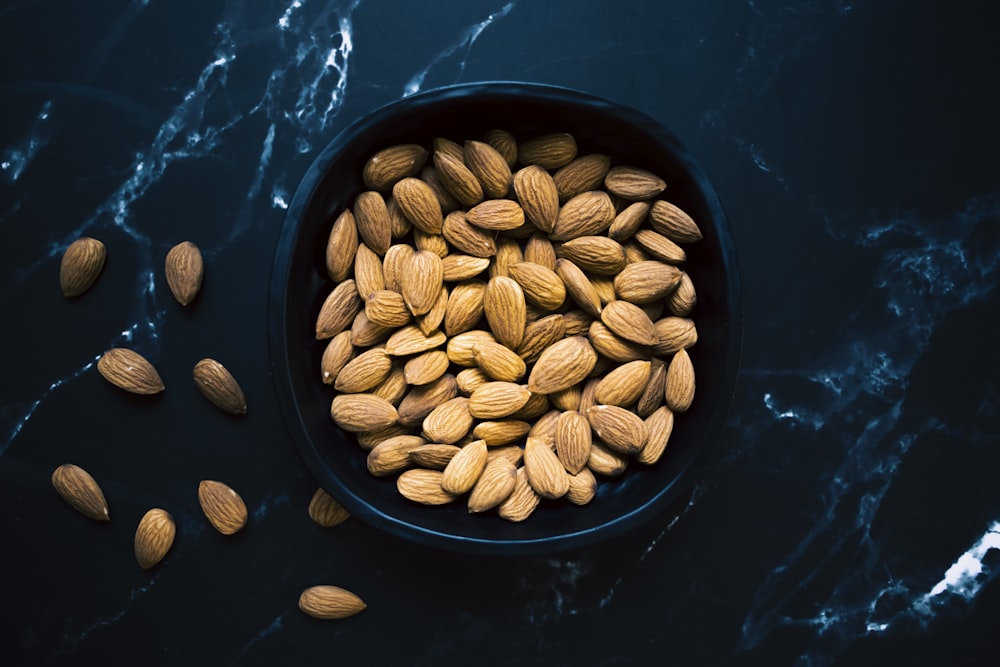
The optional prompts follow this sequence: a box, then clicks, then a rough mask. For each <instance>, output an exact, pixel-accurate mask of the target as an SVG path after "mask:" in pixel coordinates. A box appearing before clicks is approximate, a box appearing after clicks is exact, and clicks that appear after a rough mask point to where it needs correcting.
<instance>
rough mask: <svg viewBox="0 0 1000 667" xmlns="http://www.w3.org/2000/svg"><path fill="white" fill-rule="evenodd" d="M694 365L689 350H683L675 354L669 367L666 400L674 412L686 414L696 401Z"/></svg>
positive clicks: (665, 391) (665, 392)
mask: <svg viewBox="0 0 1000 667" xmlns="http://www.w3.org/2000/svg"><path fill="white" fill-rule="evenodd" d="M694 386H695V380H694V365H693V364H692V363H691V357H690V356H689V355H688V352H687V350H685V349H684V348H681V349H679V350H677V352H675V353H674V356H673V359H671V360H670V364H669V365H668V366H667V379H666V387H665V390H664V400H666V403H667V407H668V408H670V409H671V410H673V411H674V412H685V411H687V409H688V408H690V407H691V403H692V402H693V401H694Z"/></svg>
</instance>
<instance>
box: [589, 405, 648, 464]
mask: <svg viewBox="0 0 1000 667" xmlns="http://www.w3.org/2000/svg"><path fill="white" fill-rule="evenodd" d="M587 421H589V422H590V427H591V428H592V429H593V431H594V435H596V436H597V437H598V438H599V439H600V440H601V441H602V442H603V443H605V444H606V445H607V446H608V447H610V448H612V449H614V450H615V451H617V452H620V453H622V454H626V455H631V454H635V453H637V452H639V451H641V450H642V447H643V445H645V444H646V426H645V425H644V424H643V421H642V419H640V418H639V417H638V416H637V415H636V414H635V413H634V412H630V411H629V410H626V409H625V408H621V407H618V406H617V405H595V406H594V407H592V408H590V409H589V410H587Z"/></svg>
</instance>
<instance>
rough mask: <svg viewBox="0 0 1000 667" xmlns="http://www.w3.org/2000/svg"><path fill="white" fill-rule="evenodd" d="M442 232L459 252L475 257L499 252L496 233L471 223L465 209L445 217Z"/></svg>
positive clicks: (489, 255) (490, 255)
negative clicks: (495, 237) (495, 238)
mask: <svg viewBox="0 0 1000 667" xmlns="http://www.w3.org/2000/svg"><path fill="white" fill-rule="evenodd" d="M441 233H442V235H443V236H444V238H445V240H446V241H447V242H448V243H450V244H451V245H452V247H454V248H455V249H456V250H458V251H459V252H462V253H465V254H467V255H472V256H473V257H492V256H493V255H495V254H497V244H496V241H495V240H494V234H493V233H491V232H489V231H487V230H485V229H482V228H481V227H476V226H475V225H472V224H469V221H468V220H467V219H466V216H465V212H464V211H452V212H451V213H449V214H448V215H447V216H446V217H445V219H444V225H443V227H442V230H441Z"/></svg>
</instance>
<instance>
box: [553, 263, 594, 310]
mask: <svg viewBox="0 0 1000 667" xmlns="http://www.w3.org/2000/svg"><path fill="white" fill-rule="evenodd" d="M556 274H557V275H558V276H559V278H560V279H561V280H562V281H563V285H565V286H566V293H567V294H569V295H570V297H571V298H572V299H573V301H575V302H576V305H578V306H580V308H582V309H583V310H584V312H586V313H588V314H590V315H593V316H594V317H599V316H600V314H601V297H600V295H599V294H598V293H597V289H596V288H595V287H594V285H593V283H591V282H590V280H589V279H588V278H587V274H585V273H584V272H583V271H581V270H580V267H578V266H577V265H576V264H574V263H573V262H571V261H570V260H568V259H565V258H560V259H557V260H556Z"/></svg>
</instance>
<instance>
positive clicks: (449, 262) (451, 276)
mask: <svg viewBox="0 0 1000 667" xmlns="http://www.w3.org/2000/svg"><path fill="white" fill-rule="evenodd" d="M489 266H490V260H489V258H487V257H473V256H471V255H461V254H457V255H448V256H447V257H445V258H444V259H442V260H441V267H442V277H443V278H444V279H445V281H447V282H461V281H463V280H469V279H470V278H475V277H476V276H478V275H479V274H480V273H482V272H483V271H485V270H486V269H487V268H489Z"/></svg>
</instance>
